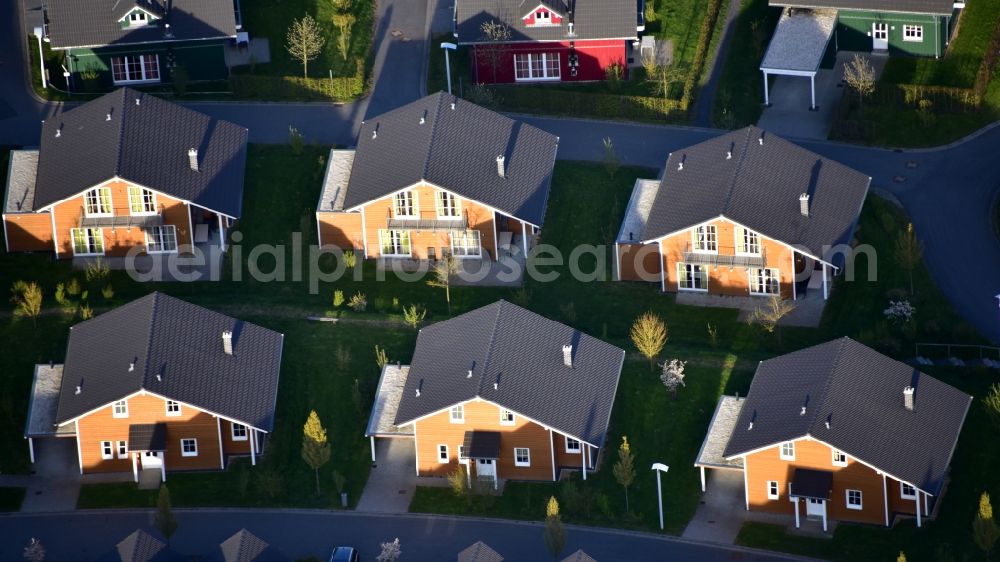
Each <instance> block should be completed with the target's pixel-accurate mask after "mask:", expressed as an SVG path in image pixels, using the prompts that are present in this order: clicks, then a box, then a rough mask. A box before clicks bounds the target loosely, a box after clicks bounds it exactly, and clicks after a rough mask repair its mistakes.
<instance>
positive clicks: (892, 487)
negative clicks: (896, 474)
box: [885, 478, 934, 516]
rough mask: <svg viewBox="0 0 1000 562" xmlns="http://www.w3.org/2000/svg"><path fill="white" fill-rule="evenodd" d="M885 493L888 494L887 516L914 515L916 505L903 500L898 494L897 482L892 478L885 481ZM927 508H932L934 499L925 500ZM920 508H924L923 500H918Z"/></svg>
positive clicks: (913, 502) (912, 501) (900, 494)
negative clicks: (898, 514)
mask: <svg viewBox="0 0 1000 562" xmlns="http://www.w3.org/2000/svg"><path fill="white" fill-rule="evenodd" d="M885 486H886V491H887V492H888V494H889V515H890V516H891V515H892V514H893V513H903V514H906V515H916V514H917V505H916V500H911V499H903V495H902V493H901V492H900V487H899V480H895V479H893V478H886V479H885ZM927 506H928V507H931V508H933V506H934V498H928V499H927ZM920 507H921V509H922V508H923V507H924V499H923V497H921V498H920Z"/></svg>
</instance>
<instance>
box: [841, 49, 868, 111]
mask: <svg viewBox="0 0 1000 562" xmlns="http://www.w3.org/2000/svg"><path fill="white" fill-rule="evenodd" d="M844 82H847V86H848V87H849V88H851V89H852V90H854V91H855V93H857V94H858V103H863V102H864V99H865V98H867V97H868V96H870V95H872V94H873V93H875V69H874V68H872V63H871V61H869V60H868V57H864V56H861V55H859V54H855V55H854V59H853V60H852V61H851V62H849V63H847V64H845V65H844Z"/></svg>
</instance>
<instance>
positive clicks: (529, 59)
mask: <svg viewBox="0 0 1000 562" xmlns="http://www.w3.org/2000/svg"><path fill="white" fill-rule="evenodd" d="M538 57H541V59H542V65H541V68H542V75H541V76H535V75H534V64H533V62H534V61H535V60H536V59H537V58H538ZM550 58H554V59H555V61H556V66H555V68H556V72H557V74H556V75H555V76H549V75H548V68H549V64H548V63H549V59H550ZM512 59H513V61H514V81H515V82H558V81H559V80H562V67H561V66H560V65H561V64H562V61H561V60H560V58H559V53H514V56H513V57H512ZM518 60H524V61H525V62H526V63H527V67H526V68H527V70H528V75H527V76H526V77H523V78H519V77H518V75H517V74H518V67H517V65H518Z"/></svg>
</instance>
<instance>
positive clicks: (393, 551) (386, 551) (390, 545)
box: [375, 537, 403, 562]
mask: <svg viewBox="0 0 1000 562" xmlns="http://www.w3.org/2000/svg"><path fill="white" fill-rule="evenodd" d="M402 553H403V551H402V550H401V549H400V548H399V537H396V538H395V539H394V540H393V541H392V542H384V543H382V552H380V553H379V555H378V557H377V558H375V562H396V560H399V556H400V554H402Z"/></svg>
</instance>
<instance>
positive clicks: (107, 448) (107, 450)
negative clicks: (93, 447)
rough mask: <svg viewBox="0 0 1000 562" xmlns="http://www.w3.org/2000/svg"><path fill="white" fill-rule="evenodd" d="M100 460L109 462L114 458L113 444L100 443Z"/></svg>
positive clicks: (108, 442) (107, 442) (109, 442)
mask: <svg viewBox="0 0 1000 562" xmlns="http://www.w3.org/2000/svg"><path fill="white" fill-rule="evenodd" d="M101 458H102V459H104V460H106V461H109V460H112V459H114V458H115V444H114V443H112V442H111V441H101Z"/></svg>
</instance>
